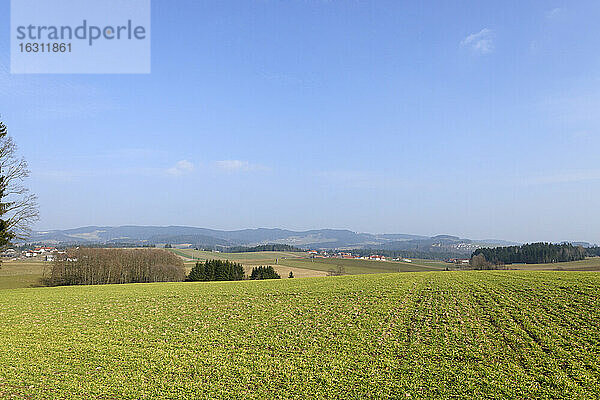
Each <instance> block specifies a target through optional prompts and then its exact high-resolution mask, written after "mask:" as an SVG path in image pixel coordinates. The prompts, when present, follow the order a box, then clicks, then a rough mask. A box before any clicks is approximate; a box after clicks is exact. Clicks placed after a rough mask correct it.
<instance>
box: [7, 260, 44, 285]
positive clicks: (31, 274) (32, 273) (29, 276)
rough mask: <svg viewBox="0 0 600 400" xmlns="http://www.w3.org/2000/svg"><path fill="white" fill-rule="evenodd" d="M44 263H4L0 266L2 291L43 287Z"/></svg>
mask: <svg viewBox="0 0 600 400" xmlns="http://www.w3.org/2000/svg"><path fill="white" fill-rule="evenodd" d="M48 265H49V264H48V263H45V262H43V261H2V264H0V289H15V288H26V287H37V286H41V284H42V282H41V279H42V277H43V274H44V269H45V268H46V267H47V266H48Z"/></svg>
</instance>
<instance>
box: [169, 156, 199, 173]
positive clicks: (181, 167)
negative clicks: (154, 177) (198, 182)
mask: <svg viewBox="0 0 600 400" xmlns="http://www.w3.org/2000/svg"><path fill="white" fill-rule="evenodd" d="M193 170H194V164H192V163H191V162H189V161H188V160H181V161H178V162H177V164H175V165H174V166H172V167H171V168H169V169H167V174H169V175H172V176H181V175H184V174H188V173H190V172H192V171H193Z"/></svg>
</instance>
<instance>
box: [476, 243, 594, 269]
mask: <svg viewBox="0 0 600 400" xmlns="http://www.w3.org/2000/svg"><path fill="white" fill-rule="evenodd" d="M586 254H587V252H586V249H585V248H583V247H581V246H573V245H572V244H570V243H563V244H552V243H530V244H524V245H522V246H507V247H495V248H483V249H477V250H475V251H474V252H473V254H472V256H471V259H472V260H473V259H474V258H475V257H476V256H480V255H481V256H483V257H485V260H486V261H487V262H490V263H492V264H496V265H497V264H514V263H523V264H548V263H557V262H569V261H579V260H583V259H584V258H585V257H586Z"/></svg>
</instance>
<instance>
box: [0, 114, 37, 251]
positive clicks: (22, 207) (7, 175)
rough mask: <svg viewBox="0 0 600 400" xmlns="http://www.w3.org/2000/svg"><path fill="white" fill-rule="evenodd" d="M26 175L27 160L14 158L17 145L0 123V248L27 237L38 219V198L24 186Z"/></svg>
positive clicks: (27, 174) (4, 126)
mask: <svg viewBox="0 0 600 400" xmlns="http://www.w3.org/2000/svg"><path fill="white" fill-rule="evenodd" d="M28 176H29V169H28V168H27V161H25V159H24V158H19V157H18V156H17V146H16V145H15V143H14V141H13V139H12V137H10V136H9V135H8V130H7V128H6V125H4V123H2V122H1V121H0V249H2V248H5V247H6V246H8V245H9V244H10V243H11V241H12V240H15V239H25V238H27V237H28V236H29V234H30V233H31V225H32V223H33V222H35V221H36V220H37V219H38V205H37V198H36V196H35V195H33V194H31V193H30V192H29V189H27V188H26V187H25V186H24V185H23V181H24V179H25V178H27V177H28Z"/></svg>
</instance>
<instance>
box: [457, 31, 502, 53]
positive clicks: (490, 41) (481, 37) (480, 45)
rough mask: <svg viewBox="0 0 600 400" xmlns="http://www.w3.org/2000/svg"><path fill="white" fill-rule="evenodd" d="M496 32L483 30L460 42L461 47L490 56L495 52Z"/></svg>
mask: <svg viewBox="0 0 600 400" xmlns="http://www.w3.org/2000/svg"><path fill="white" fill-rule="evenodd" d="M494 36H495V35H494V31H492V30H491V29H488V28H483V29H482V30H480V31H479V32H477V33H472V34H470V35H469V36H467V37H466V38H464V39H463V40H462V42H460V45H461V47H468V48H470V49H471V50H473V51H475V52H477V53H480V54H488V53H491V52H492V51H494Z"/></svg>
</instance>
